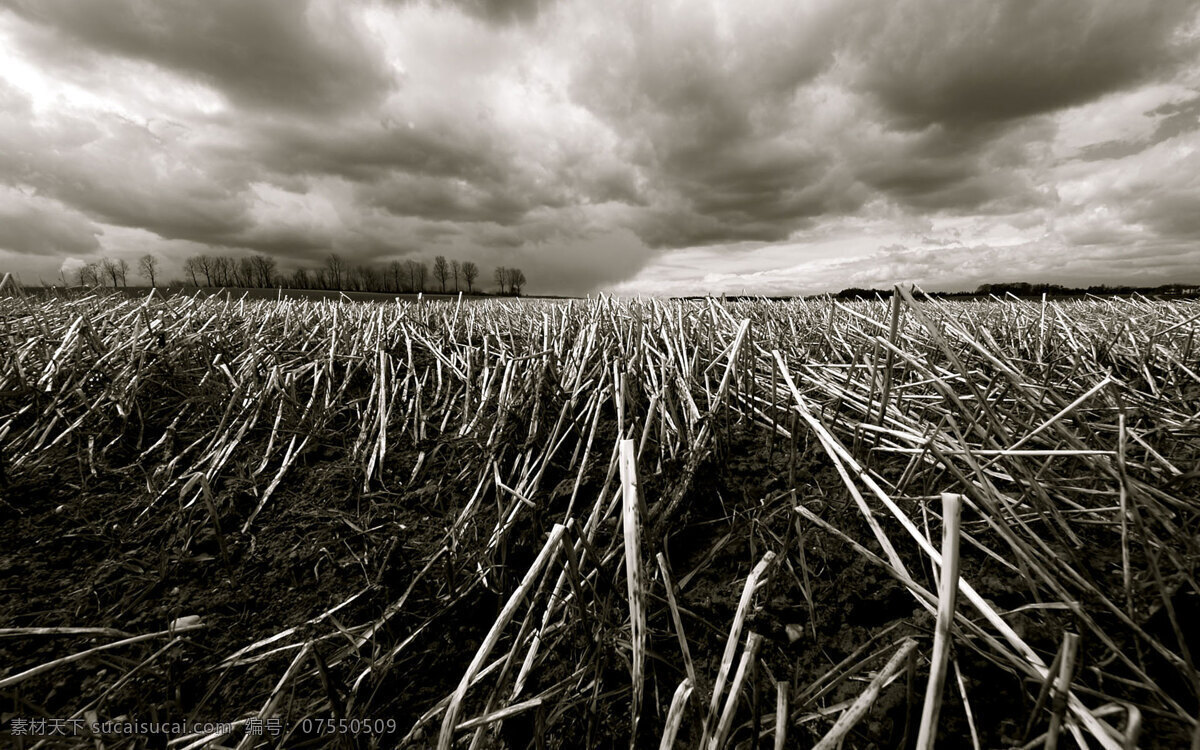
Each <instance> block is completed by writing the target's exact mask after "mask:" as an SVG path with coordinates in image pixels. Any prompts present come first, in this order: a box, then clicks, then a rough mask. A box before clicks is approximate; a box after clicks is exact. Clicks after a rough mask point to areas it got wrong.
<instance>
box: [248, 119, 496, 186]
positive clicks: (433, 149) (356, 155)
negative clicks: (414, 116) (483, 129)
mask: <svg viewBox="0 0 1200 750" xmlns="http://www.w3.org/2000/svg"><path fill="white" fill-rule="evenodd" d="M229 155H230V156H231V157H238V158H249V159H254V160H256V161H257V162H260V163H261V164H263V165H264V166H266V167H267V168H269V169H271V170H273V171H275V172H280V173H283V174H298V175H336V176H340V177H345V178H346V179H349V180H352V181H372V180H378V179H381V178H384V177H387V176H388V175H391V174H393V173H397V172H399V173H403V174H416V175H432V176H437V177H452V178H474V179H480V178H483V179H495V180H498V179H501V178H502V177H503V166H504V165H503V160H502V156H501V155H499V154H498V153H496V150H495V147H494V146H493V145H492V143H491V139H490V137H489V136H488V134H486V133H480V132H477V131H474V130H470V129H464V128H462V127H460V126H456V125H455V124H453V123H436V124H434V125H431V126H422V127H416V126H415V125H414V126H412V127H410V126H408V125H407V124H406V123H399V122H394V121H391V120H385V121H383V122H358V123H347V124H345V125H343V126H341V127H338V128H334V129H330V128H328V127H324V126H322V125H320V124H316V123H306V122H303V121H291V122H277V121H267V122H264V123H261V124H260V125H258V124H256V125H253V126H252V127H251V128H250V129H249V130H248V132H247V134H246V138H245V142H244V143H242V144H239V145H238V146H236V147H235V148H233V149H231V150H230V152H229Z"/></svg>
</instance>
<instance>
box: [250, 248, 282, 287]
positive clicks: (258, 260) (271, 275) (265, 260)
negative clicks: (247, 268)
mask: <svg viewBox="0 0 1200 750" xmlns="http://www.w3.org/2000/svg"><path fill="white" fill-rule="evenodd" d="M250 262H251V263H252V264H253V266H254V276H255V281H256V282H257V283H258V286H261V287H271V286H275V266H276V263H275V259H274V258H272V257H271V256H269V255H261V254H255V255H254V256H252V257H251V258H250Z"/></svg>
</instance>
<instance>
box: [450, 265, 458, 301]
mask: <svg viewBox="0 0 1200 750" xmlns="http://www.w3.org/2000/svg"><path fill="white" fill-rule="evenodd" d="M459 270H460V266H459V264H458V261H457V260H452V261H450V271H451V272H452V273H453V274H454V291H455V293H457V292H458V272H459Z"/></svg>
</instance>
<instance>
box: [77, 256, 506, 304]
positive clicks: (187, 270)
mask: <svg viewBox="0 0 1200 750" xmlns="http://www.w3.org/2000/svg"><path fill="white" fill-rule="evenodd" d="M158 269H159V261H158V258H157V257H156V256H154V255H149V254H148V255H144V256H142V257H141V258H139V259H138V272H139V274H140V275H141V276H142V278H144V279H145V280H146V281H148V282H149V283H150V285H151V286H155V285H156V283H157V282H156V278H157V276H158ZM129 270H130V269H129V264H128V263H127V262H126V261H125V260H123V259H116V260H113V259H111V258H104V259H103V260H100V261H97V262H95V263H88V264H86V265H84V266H82V267H80V268H79V269H78V270H77V271H76V279H75V280H76V281H77V282H78V283H79V285H80V286H110V285H111V286H113V287H117V286H125V285H126V278H127V276H128V273H129ZM183 274H184V275H183V278H182V279H179V280H177V281H176V282H175V283H174V284H173V285H174V286H194V287H201V286H205V287H251V288H254V287H257V288H271V289H273V288H277V287H281V288H284V289H327V290H332V291H347V292H384V293H409V294H411V293H415V292H440V293H443V294H453V293H457V292H460V291H463V292H466V293H468V294H475V293H476V292H482V291H483V290H482V289H480V288H479V285H478V284H477V282H478V281H479V266H477V265H476V264H475V263H474V262H472V261H469V260H468V261H461V262H460V261H457V260H447V259H446V257H445V256H444V255H439V256H437V257H436V258H434V259H433V263H432V265H431V264H430V263H429V262H428V261H425V260H412V259H410V260H406V261H398V260H394V261H391V262H390V263H386V264H379V263H376V264H352V263H348V262H346V260H345V259H343V258H342V257H341V256H339V255H336V254H331V255H329V256H327V257H326V258H325V260H324V262H323V263H321V265H319V266H313V267H304V266H301V267H299V268H296V269H294V270H292V271H290V272H286V273H285V272H281V271H280V270H279V266H278V263H277V262H276V260H275V259H274V258H272V257H270V256H267V255H261V254H255V255H247V256H239V257H234V256H229V255H207V254H202V255H192V256H190V257H188V258H187V259H186V260H185V261H184V263H183ZM492 281H493V282H495V284H496V287H495V288H496V290H497V292H498V293H499V294H508V295H513V296H517V297H519V296H520V295H521V290H522V289H523V288H524V287H525V284H526V283H527V280H526V278H525V273H524V272H523V271H522V270H521V269H519V268H506V267H504V266H500V267H498V268H496V269H495V270H494V271H493V272H492Z"/></svg>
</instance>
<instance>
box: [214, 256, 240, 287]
mask: <svg viewBox="0 0 1200 750" xmlns="http://www.w3.org/2000/svg"><path fill="white" fill-rule="evenodd" d="M211 265H212V278H213V282H215V283H216V285H217V286H236V284H234V278H233V277H234V270H235V268H234V266H235V264H234V261H233V258H230V257H229V256H228V255H218V256H216V257H215V258H213V259H212V261H211Z"/></svg>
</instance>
